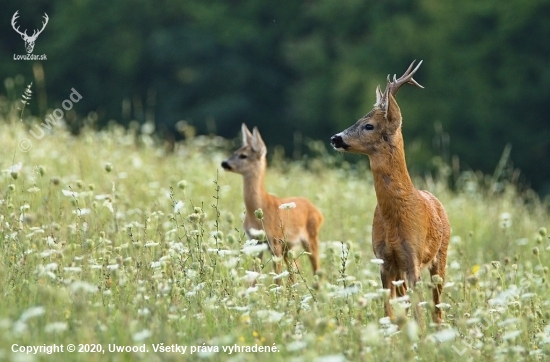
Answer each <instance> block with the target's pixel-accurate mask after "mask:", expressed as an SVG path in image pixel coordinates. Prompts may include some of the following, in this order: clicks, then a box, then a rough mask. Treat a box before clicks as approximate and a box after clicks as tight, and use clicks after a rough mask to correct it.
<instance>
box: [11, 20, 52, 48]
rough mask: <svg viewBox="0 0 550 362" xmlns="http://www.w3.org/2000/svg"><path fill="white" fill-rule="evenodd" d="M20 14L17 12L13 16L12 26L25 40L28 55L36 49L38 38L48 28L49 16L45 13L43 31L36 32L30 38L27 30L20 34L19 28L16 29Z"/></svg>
mask: <svg viewBox="0 0 550 362" xmlns="http://www.w3.org/2000/svg"><path fill="white" fill-rule="evenodd" d="M18 12H19V10H17V11H16V12H15V14H13V17H12V18H11V26H12V27H13V30H15V31H16V32H17V33H18V34H19V35H21V38H23V40H24V41H25V48H26V49H27V53H29V54H30V53H32V51H33V49H34V42H35V41H36V38H38V36H39V35H40V33H42V31H43V30H44V28H45V27H46V25H47V24H48V20H49V18H48V14H46V13H44V20H45V21H44V22H43V23H42V29H40V30H34V32H33V33H32V35H31V36H28V35H27V30H26V29H25V31H24V32H20V31H19V27H17V28H16V27H15V22H16V20H17V18H18V17H19V15H18V14H17V13H18Z"/></svg>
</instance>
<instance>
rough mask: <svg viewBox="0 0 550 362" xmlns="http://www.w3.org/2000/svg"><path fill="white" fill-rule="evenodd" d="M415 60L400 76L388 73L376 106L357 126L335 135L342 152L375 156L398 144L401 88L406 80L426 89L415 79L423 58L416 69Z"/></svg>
mask: <svg viewBox="0 0 550 362" xmlns="http://www.w3.org/2000/svg"><path fill="white" fill-rule="evenodd" d="M414 63H415V61H413V62H412V63H411V65H410V66H409V68H408V69H407V71H406V72H405V74H403V75H402V76H401V77H400V78H399V79H396V76H395V74H394V76H393V81H392V80H390V76H389V75H388V78H387V85H386V90H385V91H384V92H382V91H381V90H380V86H378V87H377V88H376V103H375V104H374V108H373V109H372V110H371V111H370V112H369V113H367V115H365V116H364V117H363V118H361V119H360V120H358V121H357V122H356V123H355V124H354V125H353V126H351V127H349V128H348V129H346V130H344V131H342V132H340V133H338V134H336V135H334V136H332V138H331V143H332V147H334V148H335V149H336V150H339V151H347V152H353V153H363V154H367V155H373V154H376V153H378V152H384V151H387V149H389V148H392V147H393V146H394V144H393V140H394V137H395V136H396V135H397V134H400V129H401V110H400V109H399V106H398V105H397V102H396V101H395V98H394V97H395V95H396V94H397V91H398V90H399V88H400V87H401V86H402V85H403V84H405V83H409V84H412V85H414V86H417V87H420V88H424V87H422V86H421V85H420V84H418V83H417V82H416V81H415V80H414V79H413V75H414V73H416V71H417V70H418V68H419V67H420V65H421V64H422V61H420V62H419V63H418V65H417V66H416V68H414V69H413V67H414Z"/></svg>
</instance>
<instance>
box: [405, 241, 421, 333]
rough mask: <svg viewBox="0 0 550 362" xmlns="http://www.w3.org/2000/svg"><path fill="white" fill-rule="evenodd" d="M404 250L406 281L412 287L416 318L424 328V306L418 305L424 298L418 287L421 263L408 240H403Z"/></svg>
mask: <svg viewBox="0 0 550 362" xmlns="http://www.w3.org/2000/svg"><path fill="white" fill-rule="evenodd" d="M402 246H403V251H404V253H405V258H406V259H405V268H406V275H407V279H406V282H407V283H409V286H410V287H411V288H412V292H413V293H412V294H411V306H412V308H413V315H414V319H415V320H416V321H417V323H418V324H419V325H420V327H421V328H422V329H424V326H425V325H424V319H423V318H422V308H421V307H420V306H419V305H418V303H419V302H420V301H422V300H423V298H422V292H421V290H420V289H419V288H417V287H416V284H417V283H418V282H419V281H420V263H419V262H418V258H417V257H416V255H415V254H414V252H413V250H412V248H411V246H410V244H409V243H408V242H407V241H403V242H402Z"/></svg>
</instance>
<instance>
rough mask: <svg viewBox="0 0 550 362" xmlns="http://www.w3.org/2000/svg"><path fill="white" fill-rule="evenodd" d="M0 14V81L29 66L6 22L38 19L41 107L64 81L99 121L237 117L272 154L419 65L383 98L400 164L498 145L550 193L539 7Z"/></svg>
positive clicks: (543, 11)
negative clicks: (400, 138)
mask: <svg viewBox="0 0 550 362" xmlns="http://www.w3.org/2000/svg"><path fill="white" fill-rule="evenodd" d="M3 10H4V11H3V12H2V13H1V14H0V24H2V27H3V30H2V35H1V37H0V52H1V54H2V56H1V57H0V77H1V78H2V79H5V78H7V77H14V76H15V75H17V74H23V75H24V76H25V79H26V81H25V82H26V83H30V81H31V80H32V79H33V77H34V74H33V71H32V62H24V61H15V60H13V57H12V54H23V53H24V48H23V44H22V41H21V39H20V38H19V36H18V35H17V34H16V33H15V32H14V31H13V30H12V29H11V27H10V19H11V16H12V15H13V13H14V12H15V11H16V10H19V12H20V14H21V17H20V21H21V24H22V27H23V28H25V27H27V28H29V29H32V28H33V27H36V26H38V25H39V24H40V18H41V16H42V14H43V13H44V12H47V13H48V15H49V17H50V23H49V24H48V26H47V28H46V30H45V31H44V32H43V34H41V35H40V37H39V39H38V40H37V43H36V47H35V52H34V53H35V54H42V53H45V54H47V55H48V60H47V61H43V62H41V64H42V66H43V69H44V73H45V88H46V92H45V93H46V94H47V95H48V105H49V107H50V108H54V107H56V106H58V105H59V104H60V102H61V101H62V100H64V99H65V98H66V97H67V95H68V93H69V90H70V89H71V88H73V87H74V88H76V89H78V90H79V92H81V94H82V95H83V97H84V98H83V100H82V102H81V103H79V105H78V106H79V107H78V110H77V111H78V112H79V113H80V114H81V115H82V119H84V118H85V117H86V115H87V114H88V113H89V112H94V113H93V114H94V115H97V117H94V119H96V118H97V126H98V127H101V126H104V125H106V124H107V123H108V122H109V121H110V120H116V121H117V122H121V123H123V124H128V122H130V121H131V120H134V119H136V120H138V121H139V122H145V121H146V120H150V121H154V122H155V124H156V126H157V130H160V131H162V132H174V131H173V127H174V124H176V123H177V122H178V121H181V120H184V121H186V122H188V123H190V124H192V125H193V126H195V127H196V128H197V129H198V130H199V132H216V133H218V134H221V135H223V136H226V137H234V136H235V135H236V134H237V133H238V130H239V125H240V123H242V122H246V123H248V124H249V125H250V126H253V125H256V126H258V127H259V128H260V129H261V130H262V134H263V135H265V137H264V138H265V139H266V142H267V143H268V144H269V145H272V146H273V145H275V144H281V145H283V146H285V148H286V149H287V151H292V147H293V146H294V142H295V137H296V135H299V134H302V135H304V136H307V137H309V138H312V139H323V140H327V142H328V139H329V137H330V136H331V135H332V134H334V133H336V132H338V131H340V130H342V129H343V128H345V127H347V126H349V125H350V124H352V123H353V122H355V121H356V120H357V119H358V118H360V117H361V116H363V115H364V114H365V113H366V112H368V111H369V110H370V109H371V108H372V104H373V103H374V100H375V96H374V90H375V88H376V86H377V85H378V84H381V85H382V86H383V85H384V83H385V76H386V74H388V73H392V74H393V73H398V75H399V74H400V73H401V72H403V71H404V70H405V68H406V67H407V66H408V64H409V63H410V62H411V61H412V60H413V59H423V60H424V64H423V65H422V67H421V68H420V70H419V72H418V73H417V74H418V75H417V76H416V79H417V80H418V81H419V82H420V83H421V84H422V85H424V86H425V89H424V90H419V89H413V88H410V89H406V90H403V91H402V92H400V94H399V99H398V100H399V103H400V106H401V108H402V110H403V114H404V126H403V127H404V129H403V131H404V134H405V140H406V145H407V147H408V152H407V156H408V161H409V163H410V164H411V165H412V166H413V168H414V169H416V170H423V169H426V168H427V167H429V164H430V160H431V159H432V157H433V155H434V154H438V153H440V154H442V155H443V157H445V158H447V161H449V158H450V156H451V155H456V156H458V158H459V159H460V164H461V167H462V168H464V169H467V168H472V169H474V170H477V169H480V170H482V171H484V172H492V170H493V169H494V167H495V165H496V164H497V163H498V160H499V157H500V155H501V153H502V151H503V149H504V148H505V146H506V145H507V144H510V145H512V153H511V159H512V160H513V163H514V165H515V166H516V167H518V168H520V169H521V170H522V172H523V174H524V175H525V178H526V180H528V181H529V182H530V183H531V184H532V186H534V187H535V188H537V189H538V190H539V191H541V192H544V193H546V192H550V181H549V180H550V168H549V167H544V160H545V159H546V158H547V157H549V156H550V125H549V123H548V122H547V120H546V117H547V115H548V114H550V109H549V108H550V105H549V103H548V101H547V100H548V99H549V98H550V97H549V96H550V94H549V93H550V43H549V42H548V41H547V39H550V21H549V20H550V3H549V2H548V1H544V0H530V1H525V0H510V1H507V2H497V1H493V0H482V1H479V0H464V1H443V2H442V1H436V0H408V1H405V0H390V1H373V0H338V1H336V0H314V1H290V0H286V1H285V0H283V1H277V2H275V1H265V2H264V1H253V0H240V1H239V0H234V1H225V0H208V1H204V0H201V1H199V0H189V1H185V2H181V1H177V0H164V1H160V2H152V1H146V0H133V1H130V0H119V1H116V2H108V1H106V0H79V1H73V2H64V1H60V0H53V1H33V2H30V1H22V2H20V3H17V4H16V3H8V4H3ZM25 85H26V84H20V85H19V87H20V88H21V90H22V89H23V88H24V86H25ZM8 93H9V92H8ZM8 96H11V97H13V96H14V95H13V94H12V95H10V94H8ZM32 107H33V105H32V104H31V110H33V112H44V110H42V111H41V110H39V109H38V108H37V106H36V105H34V108H32ZM41 116H44V114H41ZM82 122H83V121H82ZM445 135H448V139H450V144H447V143H446V142H443V143H442V142H440V141H441V139H443V140H445V139H447V138H446V136H445ZM442 136H445V137H443V138H442ZM434 140H436V141H437V142H436V143H435V146H434ZM438 145H439V146H438ZM443 146H445V147H443Z"/></svg>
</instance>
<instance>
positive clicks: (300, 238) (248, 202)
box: [222, 123, 323, 280]
mask: <svg viewBox="0 0 550 362" xmlns="http://www.w3.org/2000/svg"><path fill="white" fill-rule="evenodd" d="M241 130H242V139H243V145H242V147H241V148H239V149H238V150H237V151H235V152H234V153H233V155H231V157H229V158H228V159H227V160H225V161H223V162H222V167H223V168H224V169H225V170H227V171H232V172H236V173H238V174H241V175H242V176H243V181H244V182H243V186H244V187H243V196H244V204H245V207H246V215H245V219H244V230H245V232H246V234H247V236H248V237H249V238H254V233H253V231H252V229H256V230H265V233H266V238H267V243H268V246H269V250H270V251H271V253H272V255H274V256H275V257H277V259H278V258H280V257H281V256H282V257H283V258H284V261H285V263H286V265H287V267H288V268H289V269H291V263H292V261H291V260H290V257H289V255H288V252H289V250H290V249H291V248H292V247H294V246H296V245H297V244H299V243H301V244H302V247H303V248H304V250H305V251H307V252H309V260H310V261H311V267H312V269H313V273H314V274H315V273H316V272H317V270H319V239H318V234H319V228H320V227H321V224H322V223H323V216H322V215H321V213H320V212H319V210H317V208H316V207H315V206H314V205H313V204H312V203H311V202H310V201H308V200H307V199H305V198H303V197H289V198H284V199H280V198H278V197H276V196H273V195H270V194H268V193H267V192H266V191H265V188H264V176H265V171H266V166H267V162H266V153H267V148H266V146H265V143H264V141H263V140H262V137H261V136H260V132H259V131H258V128H256V127H254V129H253V131H252V133H250V131H249V130H248V128H247V127H246V125H245V124H244V123H243V124H242V127H241ZM287 203H294V204H295V205H296V207H295V208H292V209H289V210H287V211H288V215H286V213H287V211H285V213H284V214H283V215H279V206H280V205H282V204H287ZM257 209H262V211H263V219H262V221H260V220H258V219H257V218H256V216H255V215H254V211H255V210H257ZM259 258H260V259H261V258H262V254H261V253H260V255H259ZM274 266H275V272H276V273H277V274H280V273H281V271H282V264H281V261H280V260H277V261H274ZM290 280H292V274H290Z"/></svg>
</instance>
